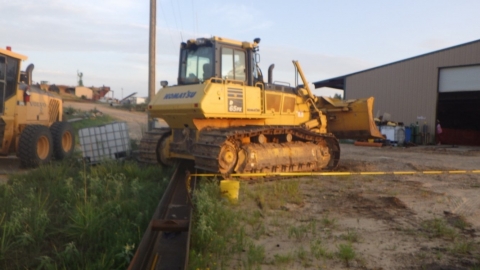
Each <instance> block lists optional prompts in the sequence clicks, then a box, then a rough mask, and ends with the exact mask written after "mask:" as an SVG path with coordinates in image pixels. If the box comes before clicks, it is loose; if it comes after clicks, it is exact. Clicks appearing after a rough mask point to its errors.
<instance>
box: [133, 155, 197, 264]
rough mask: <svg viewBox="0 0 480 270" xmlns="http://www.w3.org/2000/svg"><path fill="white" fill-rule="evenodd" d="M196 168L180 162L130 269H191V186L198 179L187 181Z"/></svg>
mask: <svg viewBox="0 0 480 270" xmlns="http://www.w3.org/2000/svg"><path fill="white" fill-rule="evenodd" d="M193 170H194V168H193V163H192V162H191V161H184V162H181V163H179V164H177V166H176V168H175V171H174V173H173V175H172V178H171V179H170V182H169V184H168V187H167V189H166V190H165V193H164V194H163V196H162V199H161V200H160V202H159V204H158V206H157V208H156V210H155V212H154V214H153V217H152V219H151V221H150V224H149V226H148V228H147V229H146V231H145V233H144V235H143V237H142V240H141V242H140V244H139V246H138V249H137V251H136V253H135V255H134V257H133V258H132V261H131V262H130V265H129V267H128V269H129V270H140V269H142V270H143V269H157V270H158V269H186V268H187V266H188V253H189V245H190V231H191V230H190V228H191V220H192V219H191V217H192V204H191V201H190V197H189V190H187V189H190V190H193V188H194V187H195V186H194V185H195V181H188V184H187V180H189V179H190V176H189V174H190V173H189V172H190V171H193ZM187 185H189V186H188V188H187Z"/></svg>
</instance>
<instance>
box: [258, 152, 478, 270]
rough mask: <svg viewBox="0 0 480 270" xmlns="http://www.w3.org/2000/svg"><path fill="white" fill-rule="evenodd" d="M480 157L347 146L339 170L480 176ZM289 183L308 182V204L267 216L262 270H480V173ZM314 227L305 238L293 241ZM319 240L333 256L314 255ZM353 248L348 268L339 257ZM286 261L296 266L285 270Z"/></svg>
mask: <svg viewBox="0 0 480 270" xmlns="http://www.w3.org/2000/svg"><path fill="white" fill-rule="evenodd" d="M479 150H480V149H479V148H471V147H456V148H452V147H451V146H442V147H434V146H430V147H412V148H401V147H392V148H390V147H388V148H385V147H384V148H371V147H361V146H354V145H351V144H342V145H341V151H342V157H341V161H340V166H339V169H338V170H339V171H353V172H376V171H386V172H392V171H431V170H435V171H437V170H442V171H444V170H480V151H479ZM287 181H300V188H301V192H302V193H303V195H304V200H303V202H302V203H300V204H286V205H284V206H282V207H281V208H280V209H279V210H277V211H276V212H275V211H274V212H273V213H274V214H273V215H272V213H270V214H266V215H265V217H264V219H265V220H264V222H265V224H267V226H266V227H265V230H266V233H265V235H263V236H262V237H260V238H259V240H257V241H256V243H257V244H260V245H263V246H264V247H265V251H266V257H267V259H266V262H267V263H266V264H264V265H262V269H278V268H281V269H347V268H350V269H352V268H353V269H480V172H479V173H476V174H455V175H453V174H441V175H376V176H367V175H364V176H361V175H355V176H323V177H307V178H302V179H300V180H287ZM249 207H251V206H249ZM279 218H280V219H281V222H280V225H279V221H278V219H279ZM302 224H303V225H302ZM312 224H314V227H315V229H314V230H311V229H309V230H308V231H306V232H305V235H304V236H303V237H302V239H299V238H298V237H292V233H291V232H292V231H294V230H297V231H298V228H302V226H303V227H305V226H307V225H308V226H307V227H308V228H313V227H309V226H310V225H312ZM286 228H289V229H286ZM294 232H295V231H294ZM313 240H315V241H318V242H315V243H321V246H322V247H323V248H324V249H325V251H326V253H325V254H323V255H321V256H318V258H317V259H315V258H312V257H311V256H310V257H308V256H307V255H308V254H310V252H311V251H312V243H314V242H312V241H313ZM348 243H351V245H352V249H353V251H354V252H355V257H354V259H351V260H350V261H349V263H348V265H347V263H346V261H342V260H341V259H340V257H339V256H338V251H339V246H340V245H342V244H348ZM302 252H306V253H305V254H307V255H303V259H302ZM285 254H287V255H288V254H289V255H288V256H293V257H296V260H292V261H291V262H289V263H286V264H282V263H278V258H280V256H285ZM281 258H284V257H281Z"/></svg>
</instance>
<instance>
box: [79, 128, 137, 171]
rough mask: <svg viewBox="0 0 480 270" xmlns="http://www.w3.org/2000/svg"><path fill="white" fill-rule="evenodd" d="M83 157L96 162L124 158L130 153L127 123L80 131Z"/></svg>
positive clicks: (93, 162)
mask: <svg viewBox="0 0 480 270" xmlns="http://www.w3.org/2000/svg"><path fill="white" fill-rule="evenodd" d="M78 138H79V140H80V146H81V148H82V152H83V158H84V159H85V160H87V161H88V162H90V163H92V164H95V163H99V162H101V161H102V160H107V159H113V160H117V159H123V158H125V157H127V156H129V155H130V152H131V146H130V137H129V136H128V128H127V123H125V122H114V123H111V124H107V125H103V126H96V127H89V128H83V129H80V130H79V131H78Z"/></svg>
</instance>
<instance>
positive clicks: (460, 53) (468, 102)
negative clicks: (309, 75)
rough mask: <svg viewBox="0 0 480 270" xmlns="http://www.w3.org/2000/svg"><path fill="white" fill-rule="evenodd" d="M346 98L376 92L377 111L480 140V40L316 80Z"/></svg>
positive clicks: (461, 140) (449, 140)
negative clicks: (436, 124)
mask: <svg viewBox="0 0 480 270" xmlns="http://www.w3.org/2000/svg"><path fill="white" fill-rule="evenodd" d="M313 84H314V85H315V88H321V87H331V88H336V89H341V90H344V96H345V98H346V99H354V98H362V97H370V96H373V97H375V105H374V106H375V108H374V110H375V111H374V114H376V113H378V112H380V115H381V114H383V113H388V114H390V115H391V116H392V119H393V120H395V121H401V122H404V123H405V124H406V125H409V124H410V123H414V124H416V123H417V122H418V124H419V126H420V127H421V128H422V130H423V126H424V125H426V126H425V128H426V130H427V132H428V133H429V134H430V138H431V139H430V142H433V136H435V122H436V120H437V119H439V120H440V123H441V125H442V129H443V133H442V140H443V142H442V143H446V144H458V145H480V121H478V120H477V119H476V116H478V115H480V40H476V41H472V42H469V43H465V44H461V45H458V46H454V47H449V48H446V49H442V50H438V51H434V52H431V53H427V54H423V55H420V56H416V57H412V58H408V59H405V60H400V61H397V62H394V63H390V64H386V65H383V66H378V67H374V68H371V69H367V70H363V71H359V72H355V73H352V74H347V75H343V76H339V77H335V78H331V79H327V80H323V81H318V82H314V83H313Z"/></svg>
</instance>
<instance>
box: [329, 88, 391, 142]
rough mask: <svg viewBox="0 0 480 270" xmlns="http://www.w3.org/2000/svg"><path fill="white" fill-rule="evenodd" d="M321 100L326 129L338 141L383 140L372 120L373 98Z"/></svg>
mask: <svg viewBox="0 0 480 270" xmlns="http://www.w3.org/2000/svg"><path fill="white" fill-rule="evenodd" d="M322 99H323V100H322V101H321V102H322V103H323V104H322V105H324V106H325V109H326V113H327V121H328V122H327V129H328V130H329V132H331V133H333V134H334V135H335V137H337V138H338V139H357V140H358V139H372V138H382V139H383V138H385V136H384V135H383V134H381V133H380V131H379V130H378V128H377V126H376V125H375V121H374V119H373V102H374V98H373V97H370V98H364V99H356V100H346V101H342V100H335V99H331V98H322Z"/></svg>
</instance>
